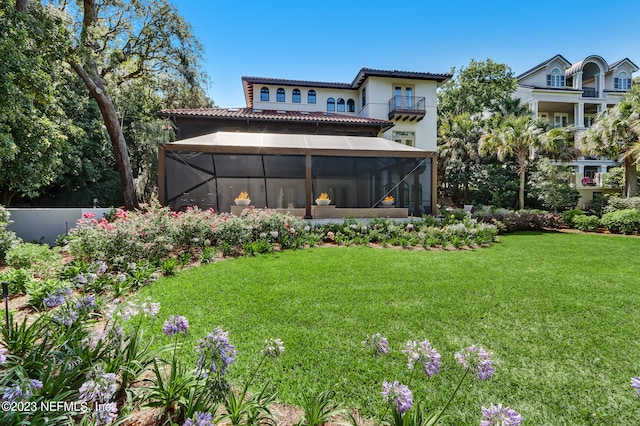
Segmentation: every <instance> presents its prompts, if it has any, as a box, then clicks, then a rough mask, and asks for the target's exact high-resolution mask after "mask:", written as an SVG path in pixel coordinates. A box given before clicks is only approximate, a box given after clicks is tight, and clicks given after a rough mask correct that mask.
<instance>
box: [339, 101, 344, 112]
mask: <svg viewBox="0 0 640 426" xmlns="http://www.w3.org/2000/svg"><path fill="white" fill-rule="evenodd" d="M338 112H344V99H342V98H339V99H338Z"/></svg>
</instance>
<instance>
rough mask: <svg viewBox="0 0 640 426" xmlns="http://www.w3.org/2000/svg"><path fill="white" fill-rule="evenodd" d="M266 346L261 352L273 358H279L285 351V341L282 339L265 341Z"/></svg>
mask: <svg viewBox="0 0 640 426" xmlns="http://www.w3.org/2000/svg"><path fill="white" fill-rule="evenodd" d="M264 344H265V347H264V349H262V351H261V353H262V354H263V355H268V356H270V357H271V358H277V357H278V356H280V355H282V353H283V352H284V343H282V340H280V339H268V340H265V341H264Z"/></svg>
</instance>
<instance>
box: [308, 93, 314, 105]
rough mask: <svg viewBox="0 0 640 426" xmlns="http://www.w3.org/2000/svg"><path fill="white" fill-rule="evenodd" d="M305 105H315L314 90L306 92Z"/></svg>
mask: <svg viewBox="0 0 640 426" xmlns="http://www.w3.org/2000/svg"><path fill="white" fill-rule="evenodd" d="M307 103H308V104H315V103H316V91H315V90H309V91H308V92H307Z"/></svg>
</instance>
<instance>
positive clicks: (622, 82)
mask: <svg viewBox="0 0 640 426" xmlns="http://www.w3.org/2000/svg"><path fill="white" fill-rule="evenodd" d="M613 88H614V89H615V90H629V89H630V88H631V79H630V78H628V74H627V73H626V72H625V71H620V72H619V73H618V77H616V78H614V79H613Z"/></svg>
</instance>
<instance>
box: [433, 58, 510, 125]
mask: <svg viewBox="0 0 640 426" xmlns="http://www.w3.org/2000/svg"><path fill="white" fill-rule="evenodd" d="M452 71H453V72H454V73H455V76H454V78H452V79H451V80H449V81H447V82H446V83H445V84H444V85H443V86H442V87H441V88H440V89H439V91H438V110H439V112H440V114H441V116H442V115H459V114H462V113H465V112H466V113H469V114H472V115H473V114H479V113H482V112H485V111H489V112H495V111H499V110H500V108H501V105H504V103H505V102H508V101H510V100H511V96H512V94H513V92H514V91H515V90H516V86H517V81H516V78H515V76H514V74H513V71H512V70H511V68H510V67H509V66H508V65H506V64H501V63H498V62H494V61H493V60H491V59H487V60H486V61H476V60H475V59H472V60H471V62H470V63H469V65H468V66H467V67H466V68H465V67H462V68H460V70H459V71H457V72H456V71H455V68H454V69H453V70H452Z"/></svg>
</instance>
